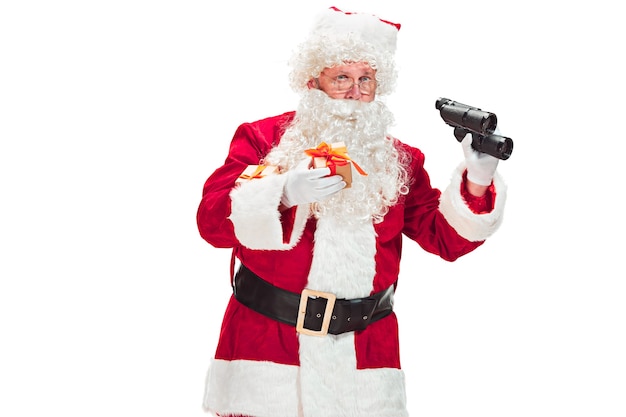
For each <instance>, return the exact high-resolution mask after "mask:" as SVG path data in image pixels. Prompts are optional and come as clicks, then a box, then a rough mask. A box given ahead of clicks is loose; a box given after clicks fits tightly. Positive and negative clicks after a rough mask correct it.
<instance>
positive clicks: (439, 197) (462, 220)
mask: <svg viewBox="0 0 626 417" xmlns="http://www.w3.org/2000/svg"><path fill="white" fill-rule="evenodd" d="M293 116H294V113H293V112H289V113H285V114H283V115H280V116H275V117H271V118H268V119H264V120H260V121H257V122H254V123H246V124H243V125H241V126H240V127H239V129H238V130H237V132H236V133H235V135H234V138H233V140H232V143H231V146H230V151H229V155H228V157H227V159H226V161H225V163H224V165H223V166H222V167H220V168H219V169H217V170H216V171H215V172H214V173H213V175H211V177H210V178H209V179H208V180H207V182H206V184H205V187H204V192H203V198H202V201H201V203H200V207H199V210H198V216H197V220H198V227H199V231H200V234H201V236H202V237H203V238H204V239H205V240H206V241H207V242H209V243H210V244H211V245H213V246H215V247H223V248H233V250H234V254H235V255H236V257H237V258H239V260H241V262H242V263H243V264H244V265H246V266H247V267H248V268H249V269H250V270H252V271H253V272H255V273H256V274H257V275H259V276H261V277H263V279H265V280H266V281H268V282H270V283H272V284H273V285H276V286H278V287H281V288H284V289H286V290H289V291H292V292H296V293H299V292H301V291H302V290H303V289H304V288H305V287H306V288H310V289H313V290H318V291H325V292H331V293H334V294H336V295H337V297H338V298H358V297H366V296H369V295H371V294H373V293H375V292H378V291H381V290H384V289H386V288H387V287H389V286H390V285H393V284H394V283H395V282H396V281H397V279H398V274H399V267H400V257H401V249H402V235H405V236H407V237H408V238H410V239H412V240H414V241H416V242H417V243H418V244H419V245H420V246H421V247H422V248H424V249H425V250H426V251H428V252H431V253H433V254H436V255H438V256H440V257H442V258H443V259H446V260H449V261H453V260H455V259H457V258H458V257H460V256H462V255H464V254H467V253H468V252H470V251H472V250H474V249H475V248H477V247H478V246H479V245H481V244H482V242H483V241H484V239H485V238H487V237H488V236H489V235H491V234H492V233H493V232H494V231H495V230H496V229H497V227H498V226H499V223H500V221H501V214H502V211H503V205H504V196H505V185H504V184H503V183H502V181H501V180H500V178H499V177H497V176H496V178H495V179H494V185H492V186H491V187H490V190H489V193H488V195H487V197H486V198H482V199H472V198H471V196H469V195H467V194H466V193H464V192H463V190H464V186H463V185H462V182H463V173H464V171H465V168H464V166H463V165H461V166H459V167H458V168H457V170H456V171H455V174H454V176H453V178H452V181H451V184H450V186H449V187H448V188H447V189H446V190H445V192H444V193H443V194H442V193H441V192H440V191H439V190H438V189H436V188H433V187H432V186H431V184H430V180H429V177H428V174H427V173H426V171H425V170H424V155H423V154H422V153H421V152H420V151H419V150H418V149H415V148H413V147H410V146H407V145H405V144H401V143H399V142H398V143H399V145H398V146H403V147H404V149H405V150H406V151H407V152H409V153H410V155H411V157H412V158H411V163H410V164H411V166H410V169H409V170H410V173H411V178H412V179H413V181H412V183H411V185H410V191H409V193H408V194H407V195H406V196H402V197H401V198H400V201H399V202H398V203H397V204H396V205H394V206H393V207H391V208H390V210H389V212H388V213H387V214H386V216H385V218H384V221H382V222H381V223H379V224H373V223H372V224H371V225H363V226H354V225H343V224H340V223H337V222H336V221H331V220H329V221H326V220H324V219H320V220H316V219H315V218H313V217H310V215H309V213H310V211H309V207H308V206H298V207H293V208H291V209H290V210H287V211H286V212H282V213H281V212H279V210H278V206H279V204H280V198H281V195H282V189H283V186H284V175H271V176H267V177H265V178H262V179H255V180H253V181H250V182H247V183H245V184H243V185H242V186H240V187H235V186H234V183H235V180H236V179H237V177H238V176H239V174H241V172H242V171H243V170H244V169H245V168H246V167H247V166H248V165H255V164H258V163H259V161H260V160H261V159H263V158H264V157H265V156H266V155H267V154H268V153H269V151H270V150H271V149H272V147H273V146H275V145H276V144H278V142H279V141H280V138H281V136H282V134H283V132H284V129H285V127H286V126H287V125H288V124H289V122H290V121H291V120H292V119H293ZM496 191H497V198H496ZM468 203H469V204H468ZM470 206H471V207H470ZM486 206H489V207H486ZM481 212H482V213H481ZM478 213H481V214H478ZM405 404H406V399H405V389H404V374H403V371H402V370H401V368H400V357H399V341H398V328H397V320H396V316H395V315H394V314H391V315H389V316H387V317H386V318H384V319H382V320H380V321H377V322H375V323H373V324H371V325H370V326H369V327H368V328H367V329H365V330H363V331H358V332H352V333H346V334H343V335H337V336H332V335H329V336H326V337H322V338H320V337H315V336H305V335H299V334H298V333H296V331H295V328H294V327H291V326H289V325H286V324H283V323H280V322H277V321H274V320H272V319H269V318H267V317H265V316H263V315H261V314H259V313H257V312H255V311H252V310H250V309H249V308H247V307H245V306H243V305H241V304H240V303H239V302H238V301H236V300H235V299H234V298H231V300H230V302H229V304H228V307H227V310H226V313H225V315H224V319H223V325H222V331H221V333H220V339H219V343H218V346H217V350H216V354H215V358H214V360H213V361H212V363H211V367H210V370H209V373H208V376H207V391H206V394H205V403H204V405H205V407H206V408H207V409H208V410H210V411H214V412H219V413H220V414H221V415H230V414H233V415H236V414H244V415H252V416H257V417H262V416H272V417H281V416H284V417H296V416H301V415H304V416H320V417H328V416H339V415H341V416H359V417H367V416H372V417H374V416H376V417H387V416H388V417H399V416H405V415H407V414H406V406H405Z"/></svg>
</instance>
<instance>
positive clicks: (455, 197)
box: [439, 163, 507, 242]
mask: <svg viewBox="0 0 626 417" xmlns="http://www.w3.org/2000/svg"><path fill="white" fill-rule="evenodd" d="M465 169H466V167H465V163H462V164H461V165H459V166H458V167H457V169H456V170H455V171H454V173H453V175H452V179H451V180H450V184H449V185H448V188H446V190H445V191H444V192H443V194H442V195H441V199H440V205H439V210H440V211H441V213H442V214H443V216H444V217H445V219H446V220H447V222H448V223H449V224H450V226H452V227H453V228H454V230H456V232H457V233H458V234H459V235H461V236H463V237H464V238H465V239H467V240H469V241H471V242H479V241H482V240H485V239H487V238H488V237H489V236H491V235H492V234H493V233H494V232H495V231H496V230H498V228H499V227H500V224H501V223H502V215H503V212H504V204H505V202H506V189H507V187H506V184H505V183H504V181H503V180H502V178H501V177H500V175H499V174H498V172H496V175H495V177H494V179H493V184H494V187H495V191H496V201H495V204H494V209H493V211H492V212H491V213H486V214H476V213H474V212H472V211H471V210H470V209H469V207H467V204H466V203H465V201H464V200H463V197H462V196H461V183H462V181H463V173H464V172H465Z"/></svg>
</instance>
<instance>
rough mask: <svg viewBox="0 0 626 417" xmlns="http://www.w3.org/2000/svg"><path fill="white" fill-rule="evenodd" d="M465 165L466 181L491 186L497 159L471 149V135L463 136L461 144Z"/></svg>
mask: <svg viewBox="0 0 626 417" xmlns="http://www.w3.org/2000/svg"><path fill="white" fill-rule="evenodd" d="M461 146H462V147H463V154H464V155H465V164H466V166H467V179H468V180H469V181H471V182H473V183H475V184H478V185H485V186H489V185H491V181H492V180H493V176H494V175H495V173H496V168H498V162H499V161H500V160H499V159H498V158H496V157H493V156H491V155H488V154H486V153H482V152H478V151H476V150H474V149H473V148H472V135H471V134H469V135H467V136H465V139H463V141H462V142H461Z"/></svg>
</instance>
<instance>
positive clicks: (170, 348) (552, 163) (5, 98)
mask: <svg viewBox="0 0 626 417" xmlns="http://www.w3.org/2000/svg"><path fill="white" fill-rule="evenodd" d="M331 5H334V6H337V7H339V8H341V9H344V10H347V11H359V12H369V13H373V14H377V15H378V16H380V17H382V18H384V19H387V20H391V21H394V22H399V23H401V24H402V29H401V31H400V34H399V41H398V42H399V43H398V54H397V61H398V69H399V80H398V88H397V92H396V93H395V94H394V95H392V96H390V97H389V98H388V99H387V102H388V104H389V106H390V107H391V109H392V110H393V111H394V113H395V115H396V126H395V127H394V132H393V133H394V134H395V135H396V136H397V137H399V138H400V139H402V140H403V141H405V142H407V143H409V144H411V145H414V146H417V147H419V148H420V149H422V150H423V151H424V152H425V154H426V158H427V159H426V165H427V169H428V170H429V172H430V173H431V177H432V178H431V179H432V182H433V184H434V185H436V186H438V187H440V188H444V187H445V186H446V185H447V182H448V178H449V175H450V174H451V172H452V170H453V169H454V167H455V166H456V165H457V164H458V163H459V162H460V160H461V158H462V152H461V149H460V146H459V145H458V143H457V142H456V141H455V139H454V137H453V135H452V128H450V127H448V126H446V125H445V124H444V123H443V121H442V120H441V118H440V117H439V114H438V112H437V111H436V110H435V106H434V104H435V100H436V99H437V98H438V97H441V96H444V97H448V98H451V99H453V100H457V101H460V102H463V103H466V104H470V105H473V106H477V107H481V108H483V109H484V110H488V111H493V112H495V113H496V114H497V115H498V119H499V122H500V128H501V131H502V133H503V134H505V135H508V136H511V137H512V138H513V140H514V141H515V149H514V152H513V155H512V157H511V158H510V159H509V160H508V161H504V162H502V163H501V164H500V167H499V170H500V172H501V173H502V175H503V176H504V178H505V180H506V182H507V183H508V184H509V196H508V205H507V208H506V215H505V220H504V223H503V225H502V227H501V229H500V230H499V231H498V233H497V234H496V235H495V236H494V237H493V238H491V239H490V240H488V241H487V242H486V244H485V245H484V246H483V247H481V248H480V249H479V250H477V251H476V252H474V253H472V254H470V255H468V256H466V257H464V258H462V259H460V260H459V261H457V262H454V263H447V262H444V261H441V260H439V259H438V258H435V257H434V256H432V255H429V254H426V253H424V252H423V251H422V250H421V249H420V248H419V247H417V245H415V244H414V243H412V242H409V241H407V242H406V243H405V256H404V260H403V264H402V275H401V278H400V285H399V291H398V295H397V309H396V310H397V313H398V315H399V320H400V326H401V329H400V332H401V333H400V334H401V340H402V346H401V353H402V359H403V368H404V369H405V372H406V374H407V389H408V401H409V404H408V405H409V411H410V413H411V415H412V416H425V417H426V416H428V417H435V416H460V415H464V416H481V417H487V416H497V417H501V416H504V415H505V416H524V417H526V416H535V417H539V416H546V417H553V416H565V415H567V416H603V417H612V416H615V417H617V416H624V415H626V402H625V401H624V396H623V394H624V392H625V391H626V377H625V375H626V359H625V356H624V354H623V352H625V351H626V335H625V318H626V306H625V303H624V298H625V297H624V296H625V295H626V284H625V283H624V279H625V278H626V273H625V269H624V266H623V262H622V259H621V256H622V252H623V249H624V244H623V242H622V236H623V235H624V232H626V230H625V227H624V226H625V225H624V220H623V216H622V213H621V210H620V208H621V205H620V203H621V195H622V193H623V188H624V187H623V186H622V178H621V177H622V175H620V174H621V172H622V166H621V161H622V159H623V154H624V152H625V151H626V146H625V145H624V142H625V139H626V137H625V134H624V130H623V129H622V128H621V126H620V124H621V123H620V122H621V120H623V117H624V116H623V106H621V101H622V98H623V95H624V93H625V92H626V91H625V90H626V89H625V88H624V80H623V74H624V71H625V70H626V68H625V66H624V63H623V60H622V58H621V55H622V53H621V52H620V51H621V49H622V47H623V45H622V44H623V39H624V35H625V33H624V32H625V31H624V29H623V25H622V22H621V20H620V18H619V16H620V14H619V13H618V8H617V5H616V4H615V5H614V4H613V3H612V2H609V1H608V0H606V1H602V0H601V1H597V2H576V1H569V2H566V1H541V2H540V1H530V2H522V3H519V2H518V3H510V2H498V1H485V0H477V1H474V2H463V1H457V0H453V1H450V2H417V3H416V2H405V1H402V2H401V1H386V2H379V1H356V0H353V1H348V0H345V1H338V2H335V3H332V2H331V3H328V4H325V3H323V2H319V1H298V2H295V1H286V0H284V1H266V2H236V1H235V2H230V3H228V4H226V2H221V3H214V2H208V1H184V0H183V1H176V2H174V1H138V0H127V1H107V2H98V1H95V2H79V1H58V2H43V1H23V2H4V3H3V4H2V5H0V59H1V60H2V61H1V65H0V141H1V151H0V199H1V204H0V243H1V247H0V249H1V252H0V278H1V281H0V335H1V338H2V342H1V343H0V384H1V385H0V415H3V416H12V417H21V416H29V417H30V416H40V415H41V416H43V415H49V414H50V413H56V414H59V415H64V416H68V417H73V416H85V415H91V416H105V415H106V416H108V415H141V416H186V417H187V416H188V417H192V416H200V415H204V413H203V411H202V409H201V402H202V394H203V388H204V387H203V384H204V376H205V372H206V368H207V366H208V363H209V359H210V358H211V356H212V355H213V352H214V349H215V344H216V342H217V337H218V334H219V327H220V322H221V316H222V313H223V310H224V307H225V305H226V302H227V299H228V296H229V294H230V289H229V287H228V279H229V278H228V263H229V257H230V254H229V251H228V250H225V249H215V248H212V247H210V246H209V245H208V244H207V243H206V242H204V241H203V240H202V239H201V238H200V237H199V235H198V233H197V229H196V225H195V211H196V208H197V205H198V203H199V201H200V197H201V190H202V185H203V183H204V181H205V179H206V178H207V177H208V176H209V175H210V173H211V172H212V171H213V170H214V169H215V168H217V167H218V166H219V165H220V164H221V163H222V162H223V160H224V158H225V156H226V152H227V149H228V144H229V141H230V139H231V137H232V135H233V133H234V132H235V129H236V128H237V126H238V125H239V124H240V123H242V122H245V121H253V120H256V119H259V118H262V117H266V116H270V115H274V114H278V113H282V112H284V111H287V110H292V109H294V108H295V105H296V103H297V97H296V96H295V95H294V94H293V93H292V92H291V91H290V90H289V88H288V82H287V75H288V68H287V65H286V61H287V59H288V57H289V55H290V53H291V51H292V50H293V49H294V48H295V47H296V46H297V44H298V43H299V42H300V41H301V40H302V39H303V38H304V36H305V34H306V31H307V28H308V25H310V23H311V21H312V17H313V15H314V14H315V13H317V12H319V11H320V10H322V9H323V8H326V7H328V6H331Z"/></svg>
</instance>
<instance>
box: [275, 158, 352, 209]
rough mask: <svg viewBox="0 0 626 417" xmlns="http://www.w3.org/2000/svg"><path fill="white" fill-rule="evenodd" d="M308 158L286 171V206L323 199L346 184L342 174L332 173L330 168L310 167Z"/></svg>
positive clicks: (282, 200) (284, 196)
mask: <svg viewBox="0 0 626 417" xmlns="http://www.w3.org/2000/svg"><path fill="white" fill-rule="evenodd" d="M310 161H311V159H309V158H307V159H305V160H303V161H302V162H301V163H299V164H298V165H297V166H296V167H295V168H294V169H291V170H289V171H287V173H285V175H287V180H286V181H285V188H284V189H283V196H282V198H281V200H280V201H281V203H283V205H285V206H286V207H293V206H298V205H300V204H308V203H314V202H317V201H323V200H325V199H327V198H328V197H330V196H331V195H333V194H335V193H337V192H339V191H341V190H343V189H344V187H345V186H346V183H345V181H344V180H343V178H341V175H332V176H330V177H329V176H328V175H330V168H328V167H325V168H313V169H309V165H310Z"/></svg>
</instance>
